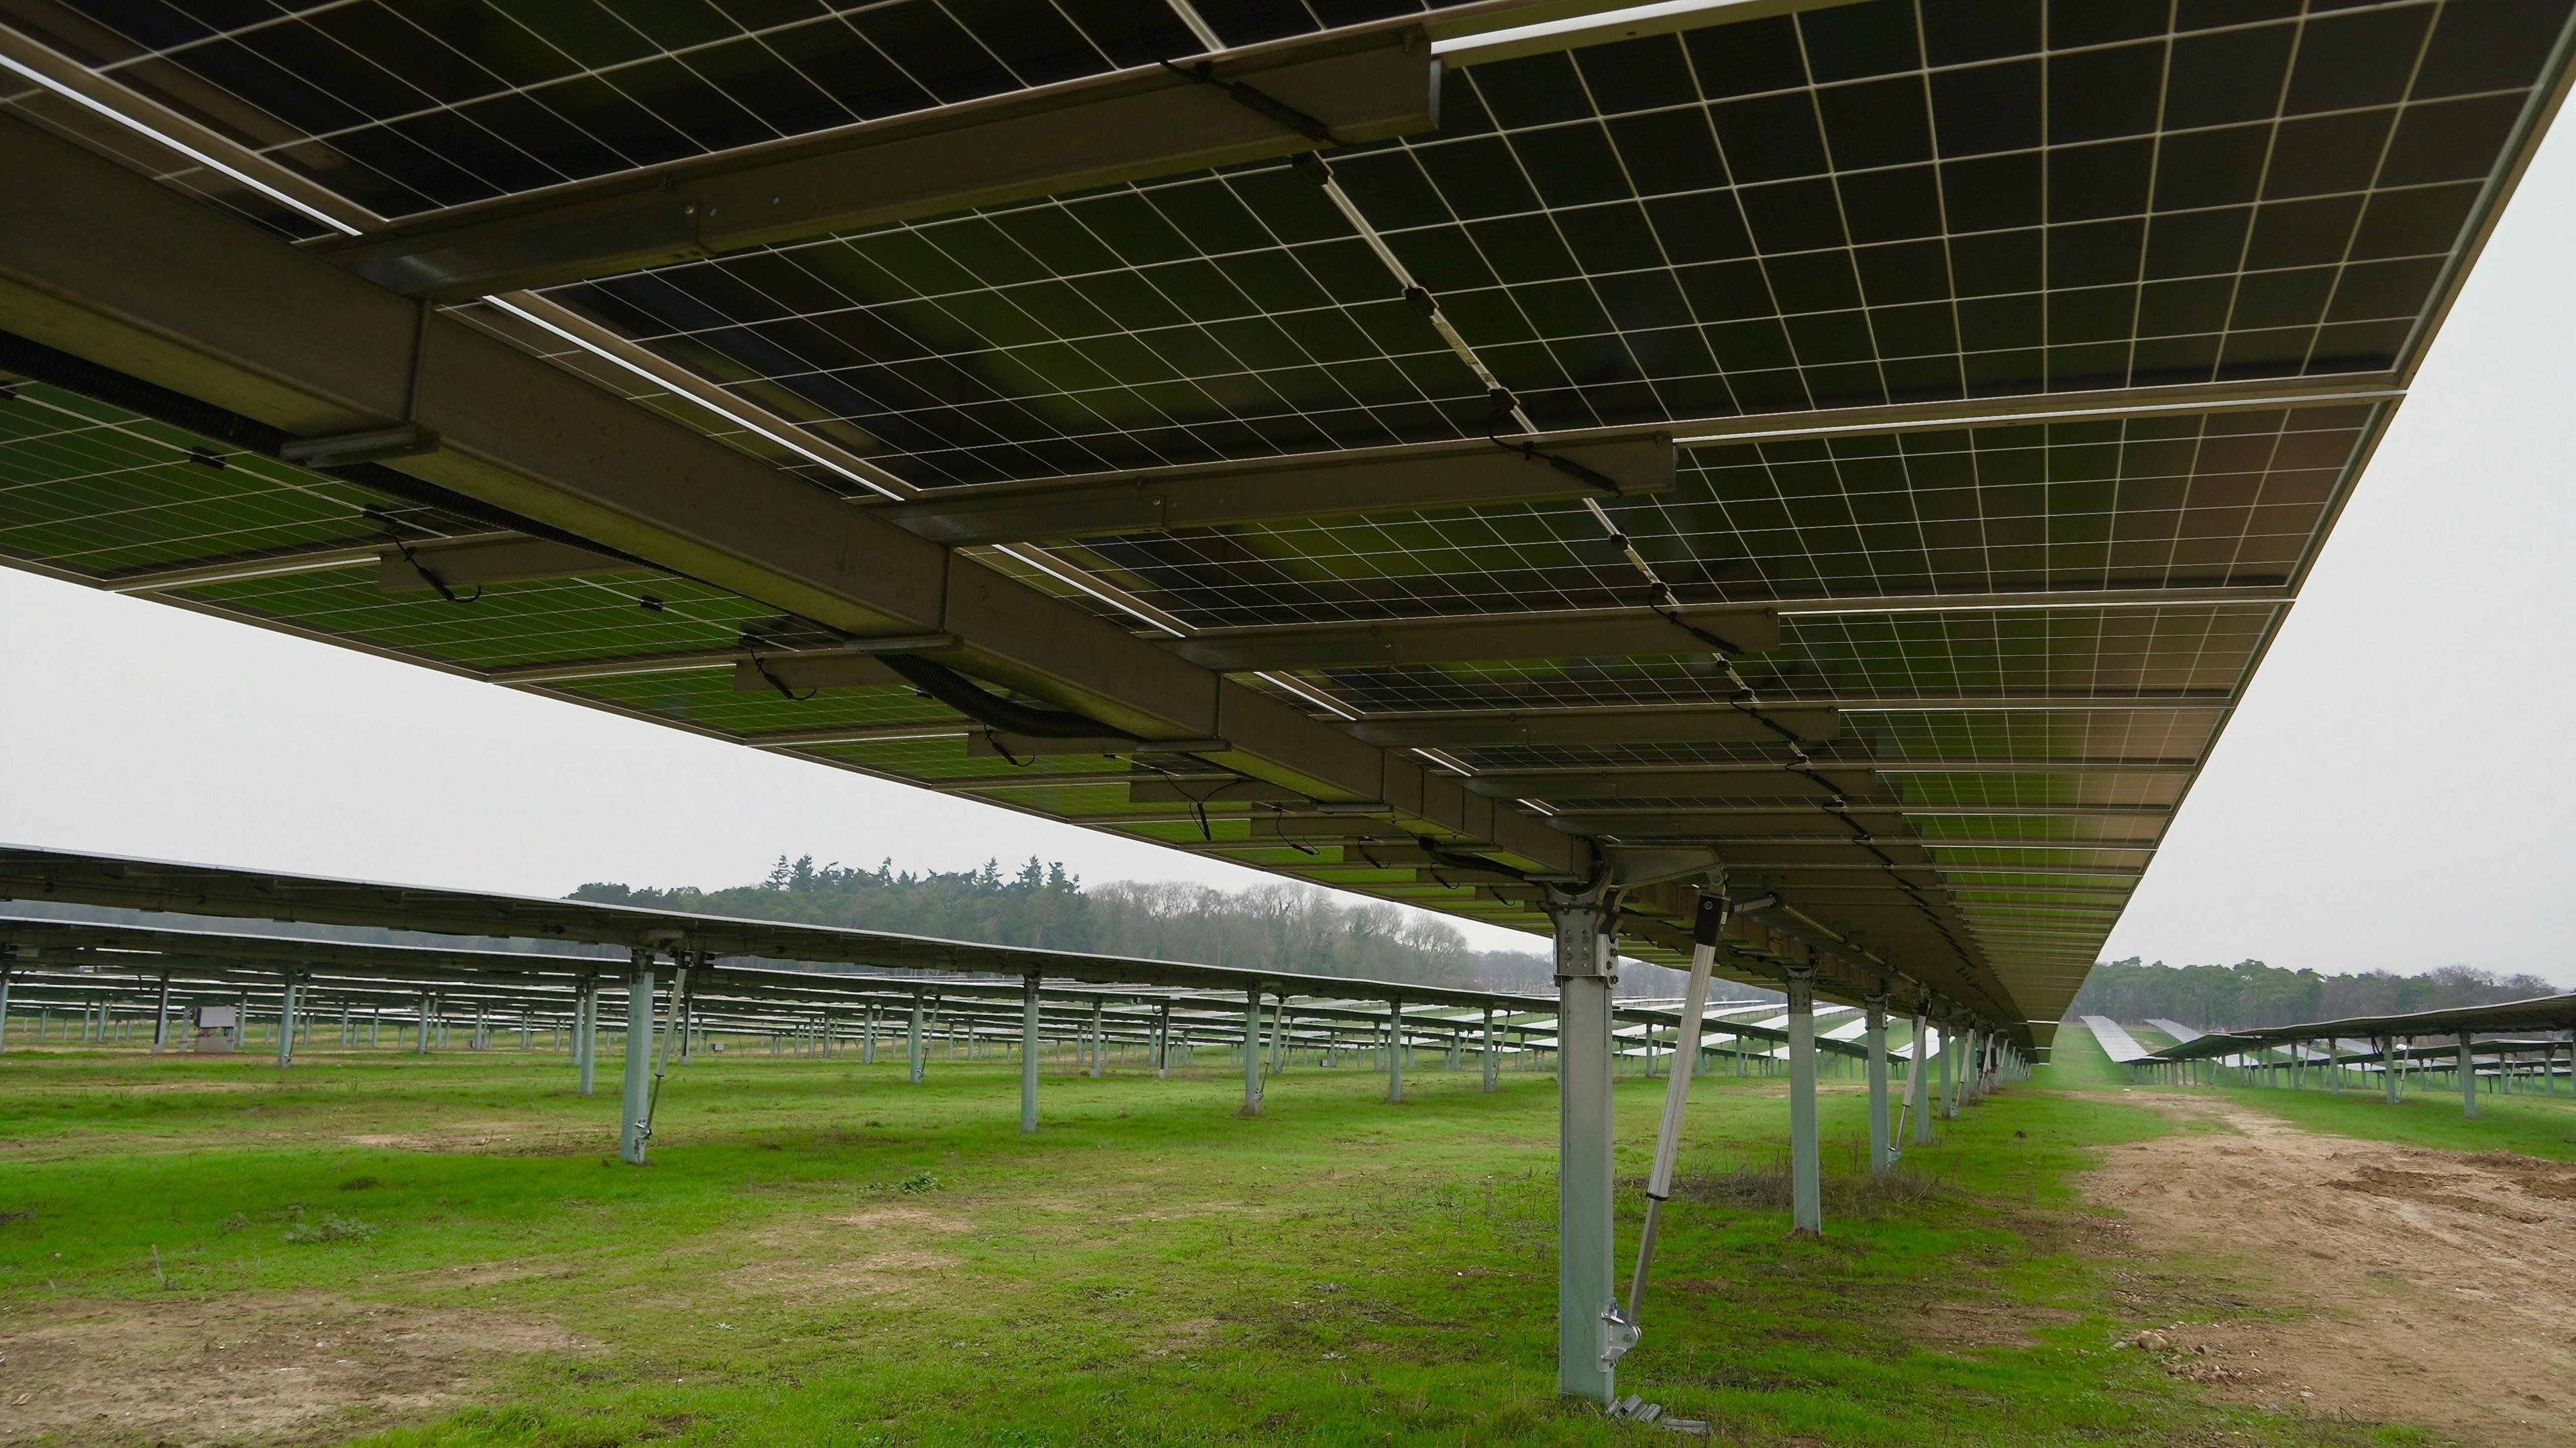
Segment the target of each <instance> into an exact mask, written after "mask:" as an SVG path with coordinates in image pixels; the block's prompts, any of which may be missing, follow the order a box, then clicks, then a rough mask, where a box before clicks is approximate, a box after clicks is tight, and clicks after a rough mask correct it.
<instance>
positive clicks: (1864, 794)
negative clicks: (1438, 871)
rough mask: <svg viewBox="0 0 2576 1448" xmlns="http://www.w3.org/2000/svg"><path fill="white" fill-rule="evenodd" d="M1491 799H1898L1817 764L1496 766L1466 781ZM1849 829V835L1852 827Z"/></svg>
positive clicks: (1868, 778) (1855, 775)
mask: <svg viewBox="0 0 2576 1448" xmlns="http://www.w3.org/2000/svg"><path fill="white" fill-rule="evenodd" d="M1466 787H1467V789H1468V790H1469V791H1471V792H1473V793H1476V794H1481V795H1484V796H1485V797H1486V798H1488V799H1603V800H1630V799H1640V800H1666V799H1678V800H1690V801H1692V802H1693V805H1694V807H1707V806H1709V805H1722V804H1723V802H1724V801H1727V800H1742V801H1744V802H1745V806H1746V807H1753V808H1759V807H1766V806H1768V807H1776V806H1774V805H1773V802H1774V801H1778V800H1784V799H1812V800H1836V801H1841V800H1850V801H1854V802H1857V801H1861V800H1866V799H1870V798H1871V797H1873V796H1875V797H1877V799H1878V802H1879V804H1880V806H1881V807H1882V808H1884V807H1887V806H1888V805H1891V804H1893V802H1894V798H1893V796H1892V795H1891V794H1890V792H1889V791H1888V789H1887V787H1886V786H1885V785H1883V784H1881V783H1880V782H1879V780H1878V777H1877V776H1876V775H1875V774H1873V773H1871V772H1870V771H1869V770H1867V769H1847V768H1837V767H1834V766H1831V765H1816V766H1813V767H1808V768H1800V769H1794V770H1793V769H1789V768H1786V767H1769V768H1757V769H1746V768H1732V767H1723V766H1721V767H1718V768H1713V769H1620V770H1602V769H1495V770H1479V771H1478V772H1477V773H1476V774H1474V775H1473V776H1471V777H1469V778H1468V779H1467V781H1466ZM1844 833H1845V834H1846V835H1848V834H1849V833H1850V831H1849V830H1845V831H1844Z"/></svg>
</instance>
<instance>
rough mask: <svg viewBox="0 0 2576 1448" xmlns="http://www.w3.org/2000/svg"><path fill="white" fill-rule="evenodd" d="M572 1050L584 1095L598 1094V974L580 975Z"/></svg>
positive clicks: (574, 1015) (573, 1025)
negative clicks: (579, 992)
mask: <svg viewBox="0 0 2576 1448" xmlns="http://www.w3.org/2000/svg"><path fill="white" fill-rule="evenodd" d="M572 1051H573V1059H574V1062H575V1064H576V1065H577V1066H578V1068H579V1070H580V1073H581V1094H582V1095H584V1096H591V1095H596V1094H597V1093H598V1090H599V977H597V976H595V975H586V976H583V977H582V978H581V994H580V995H579V996H578V997H577V998H576V1004H575V1007H574V1014H573V1024H572Z"/></svg>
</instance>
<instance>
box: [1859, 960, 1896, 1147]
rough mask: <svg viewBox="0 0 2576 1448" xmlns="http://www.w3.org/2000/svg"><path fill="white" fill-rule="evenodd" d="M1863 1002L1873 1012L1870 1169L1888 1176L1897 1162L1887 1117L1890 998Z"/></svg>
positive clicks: (1869, 1032) (1865, 1030) (1867, 1029)
mask: <svg viewBox="0 0 2576 1448" xmlns="http://www.w3.org/2000/svg"><path fill="white" fill-rule="evenodd" d="M1861 1004H1862V1005H1863V1006H1864V1007H1866V1008H1867V1010H1868V1012H1869V1017H1868V1025H1867V1026H1866V1027H1864V1028H1863V1034H1864V1035H1865V1036H1866V1037H1867V1038H1868V1044H1869V1170H1870V1175H1872V1176H1885V1175H1887V1172H1888V1168H1890V1167H1893V1166H1894V1165H1896V1155H1895V1153H1894V1152H1893V1151H1892V1150H1891V1149H1890V1148H1891V1147H1892V1146H1893V1144H1894V1143H1893V1142H1892V1141H1891V1140H1890V1139H1889V1137H1888V1131H1889V1127H1890V1123H1889V1121H1888V1119H1887V1118H1888V1110H1887V997H1885V996H1883V995H1878V996H1865V997H1863V998H1862V1001H1861Z"/></svg>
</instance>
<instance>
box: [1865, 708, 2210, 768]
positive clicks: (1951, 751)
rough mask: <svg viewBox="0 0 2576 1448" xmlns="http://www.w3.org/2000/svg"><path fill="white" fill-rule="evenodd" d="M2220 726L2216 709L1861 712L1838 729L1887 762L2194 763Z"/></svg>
mask: <svg viewBox="0 0 2576 1448" xmlns="http://www.w3.org/2000/svg"><path fill="white" fill-rule="evenodd" d="M2220 719H2221V714H2220V711H2218V710H2216V709H2157V710H2140V711H2134V712H2132V711H2122V710H2115V709H2098V710H2097V709H2086V710H2050V709H2010V710H2003V709H1994V710H1986V709H1981V710H1973V711H1969V710H1921V711H1907V712H1901V713H1900V712H1883V711H1864V712H1858V713H1851V714H1846V715H1844V716H1843V729H1844V732H1845V734H1846V735H1847V736H1852V737H1857V738H1859V739H1862V740H1865V741H1867V744H1868V747H1869V748H1870V750H1871V751H1873V753H1875V754H1876V755H1877V757H1880V758H1886V759H1927V758H1928V759H1938V758H1954V759H1992V758H2069V759H2089V758H2100V759H2198V758H2199V757H2200V756H2201V754H2202V753H2203V752H2204V751H2205V750H2206V749H2207V748H2208V747H2209V742H2210V740H2211V738H2212V737H2214V735H2215V734H2216V732H2217V729H2218V726H2219V723H2220Z"/></svg>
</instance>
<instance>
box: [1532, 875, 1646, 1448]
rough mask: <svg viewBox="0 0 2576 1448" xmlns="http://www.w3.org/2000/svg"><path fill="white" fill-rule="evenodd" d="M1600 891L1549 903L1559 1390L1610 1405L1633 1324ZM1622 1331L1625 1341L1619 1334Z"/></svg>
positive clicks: (1611, 953)
mask: <svg viewBox="0 0 2576 1448" xmlns="http://www.w3.org/2000/svg"><path fill="white" fill-rule="evenodd" d="M1603 904H1604V902H1603V901H1602V900H1601V899H1600V898H1599V897H1598V896H1590V897H1573V896H1558V897H1555V898H1553V899H1551V900H1550V901H1549V914H1550V916H1551V917H1552V918H1553V920H1554V923H1555V927H1556V993H1557V1188H1556V1191H1557V1195H1556V1226H1557V1259H1556V1261H1557V1267H1556V1390H1557V1392H1558V1394H1559V1395H1561V1396H1564V1397H1570V1398H1586V1399H1589V1400H1591V1401H1592V1402H1595V1403H1601V1404H1605V1405H1606V1404H1608V1403H1609V1402H1610V1401H1612V1399H1614V1398H1615V1397H1616V1396H1617V1395H1618V1392H1617V1389H1618V1363H1619V1358H1620V1355H1621V1354H1622V1353H1624V1352H1625V1351H1626V1350H1627V1345H1628V1341H1629V1334H1630V1332H1631V1331H1632V1329H1630V1328H1629V1326H1628V1324H1627V1322H1626V1320H1625V1319H1624V1318H1623V1317H1621V1316H1620V1315H1619V1312H1618V1300H1617V1297H1616V1293H1617V1291H1618V1285H1617V1281H1616V1272H1617V1269H1616V1267H1615V1265H1614V1263H1613V1262H1612V1250H1613V1218H1612V1216H1611V1208H1610V1188H1611V1180H1612V1177H1611V1147H1612V1139H1613V1138H1612V1129H1611V1113H1610V1071H1611V1063H1612V1059H1613V1058H1612V1055H1611V1039H1610V1032H1611V1016H1610V997H1611V992H1612V991H1613V990H1614V989H1615V988H1616V987H1617V985H1618V973H1617V960H1618V956H1617V953H1616V950H1615V948H1614V946H1613V942H1612V938H1611V936H1610V934H1609V932H1608V926H1609V921H1610V917H1609V915H1608V914H1607V912H1605V911H1604V909H1603V908H1602V907H1603ZM1614 1335H1615V1339H1616V1340H1614Z"/></svg>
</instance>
